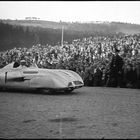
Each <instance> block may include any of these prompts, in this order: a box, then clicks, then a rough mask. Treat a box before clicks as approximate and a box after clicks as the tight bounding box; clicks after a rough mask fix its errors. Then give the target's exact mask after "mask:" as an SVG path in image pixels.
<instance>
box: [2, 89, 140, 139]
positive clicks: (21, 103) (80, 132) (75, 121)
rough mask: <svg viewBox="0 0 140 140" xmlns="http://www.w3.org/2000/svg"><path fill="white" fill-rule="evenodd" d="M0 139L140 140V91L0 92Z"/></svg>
mask: <svg viewBox="0 0 140 140" xmlns="http://www.w3.org/2000/svg"><path fill="white" fill-rule="evenodd" d="M0 138H46V139H47V138H48V139H49V138H58V139H59V138H60V139H61V138H62V139H63V138H64V139H66V138H76V139H77V138H78V139H80V138H99V139H100V138H105V139H107V138H125V139H127V138H140V90H139V89H123V88H105V87H83V88H80V89H76V90H74V91H73V92H72V93H71V94H58V95H57V94H53V95H51V94H47V93H46V94H40V93H33V92H28V93H25V92H20V91H19V92H9V91H5V92H2V91H1V92H0Z"/></svg>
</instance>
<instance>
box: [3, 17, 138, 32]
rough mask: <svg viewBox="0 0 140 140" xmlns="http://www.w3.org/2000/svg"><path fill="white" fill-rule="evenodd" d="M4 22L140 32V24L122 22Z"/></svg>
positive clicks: (55, 27) (71, 28) (49, 26)
mask: <svg viewBox="0 0 140 140" xmlns="http://www.w3.org/2000/svg"><path fill="white" fill-rule="evenodd" d="M2 22H3V23H8V24H12V25H21V26H32V27H42V28H52V29H60V28H61V27H62V25H63V26H64V28H65V29H66V30H74V31H88V32H95V31H96V32H109V33H119V32H121V33H124V34H135V33H140V25H138V24H130V23H121V22H90V23H79V22H53V21H43V20H2Z"/></svg>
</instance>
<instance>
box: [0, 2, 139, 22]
mask: <svg viewBox="0 0 140 140" xmlns="http://www.w3.org/2000/svg"><path fill="white" fill-rule="evenodd" d="M25 17H37V18H40V19H41V20H48V21H60V20H61V21H66V22H68V21H69V22H75V21H80V22H89V21H117V22H118V21H119V22H127V23H136V24H140V1H75V2H73V1H9V2H8V1H0V18H1V19H25Z"/></svg>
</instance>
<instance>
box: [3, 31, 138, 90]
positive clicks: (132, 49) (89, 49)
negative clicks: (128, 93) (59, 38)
mask: <svg viewBox="0 0 140 140" xmlns="http://www.w3.org/2000/svg"><path fill="white" fill-rule="evenodd" d="M114 44H115V45H116V46H117V48H118V49H119V50H120V52H119V55H120V56H121V57H122V58H123V61H124V65H123V85H122V87H124V88H127V87H128V88H140V84H139V83H140V34H135V35H120V36H113V37H109V36H98V37H88V38H83V39H75V40H73V41H72V42H71V43H68V42H63V45H61V44H59V43H58V44H56V45H55V46H52V45H48V44H46V45H41V44H37V45H34V46H32V47H31V48H26V47H24V48H14V49H11V50H7V51H5V52H0V68H2V67H4V66H5V65H7V64H9V63H11V62H13V61H20V60H22V59H24V60H26V63H27V66H28V65H30V63H32V62H36V64H37V65H38V67H39V68H48V69H69V70H73V71H75V72H77V73H78V74H79V75H81V77H82V78H83V80H84V84H85V86H107V81H108V75H109V72H110V69H109V65H110V61H111V58H112V54H113V53H114Z"/></svg>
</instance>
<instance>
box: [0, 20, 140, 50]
mask: <svg viewBox="0 0 140 140" xmlns="http://www.w3.org/2000/svg"><path fill="white" fill-rule="evenodd" d="M62 26H63V27H64V41H67V42H68V43H71V41H72V40H74V39H77V38H84V37H89V36H99V35H100V36H102V35H104V36H105V35H108V36H112V35H114V34H135V33H140V25H136V24H128V23H118V22H111V23H109V22H92V23H78V22H73V23H70V22H52V21H42V20H0V51H5V50H8V49H12V48H14V47H27V48H29V47H32V45H34V44H37V43H40V44H50V45H55V44H56V43H58V42H61V28H62Z"/></svg>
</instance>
